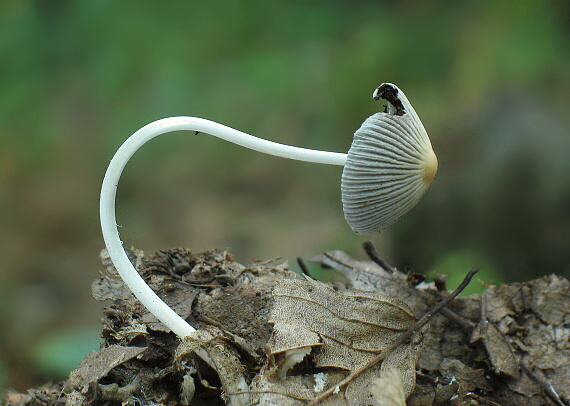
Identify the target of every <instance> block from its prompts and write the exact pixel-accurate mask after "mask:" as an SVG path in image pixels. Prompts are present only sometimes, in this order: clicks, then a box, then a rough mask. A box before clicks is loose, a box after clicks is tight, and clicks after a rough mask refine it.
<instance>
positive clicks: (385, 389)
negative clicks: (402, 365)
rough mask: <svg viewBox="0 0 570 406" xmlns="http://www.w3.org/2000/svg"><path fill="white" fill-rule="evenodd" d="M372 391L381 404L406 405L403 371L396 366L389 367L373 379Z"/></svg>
mask: <svg viewBox="0 0 570 406" xmlns="http://www.w3.org/2000/svg"><path fill="white" fill-rule="evenodd" d="M370 392H371V393H372V396H373V397H374V400H376V402H377V403H378V405H380V406H406V394H405V393H404V381H403V378H402V373H401V372H400V370H399V369H396V368H387V369H386V370H384V371H382V372H381V373H380V376H379V377H378V378H376V379H374V380H373V381H372V385H371V387H370Z"/></svg>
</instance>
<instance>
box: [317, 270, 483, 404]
mask: <svg viewBox="0 0 570 406" xmlns="http://www.w3.org/2000/svg"><path fill="white" fill-rule="evenodd" d="M477 272H479V270H478V269H476V268H473V269H471V270H470V271H469V272H468V273H467V276H465V279H463V282H461V284H460V285H459V286H458V287H457V289H455V290H454V291H453V292H452V293H451V295H449V296H447V297H446V298H445V299H443V300H441V301H440V302H439V303H438V304H436V305H435V306H434V307H432V308H431V309H430V310H429V311H428V312H427V313H425V314H424V315H423V316H422V317H421V318H420V319H419V320H418V321H416V322H415V323H414V325H413V326H412V327H410V328H409V329H408V330H406V332H404V333H403V334H402V335H401V336H400V337H398V339H397V340H396V342H394V344H392V345H391V346H389V347H388V348H387V349H385V350H384V351H382V352H381V353H380V354H379V355H378V356H376V357H375V358H374V359H372V360H370V361H368V362H367V363H366V364H364V365H363V366H361V367H359V368H357V369H355V370H354V371H352V372H351V373H350V375H348V376H347V377H346V378H345V379H343V380H342V381H341V382H340V383H338V384H337V385H335V386H333V387H331V388H329V389H328V390H326V391H325V392H323V393H321V394H320V395H319V396H317V397H316V398H315V399H313V400H312V401H311V403H309V405H316V404H318V403H320V402H322V401H323V400H325V399H326V398H328V397H329V396H330V395H332V394H333V393H335V392H338V391H339V390H340V389H341V388H343V387H345V386H346V385H348V384H349V383H350V382H351V381H352V380H353V379H355V378H356V377H358V376H359V375H360V374H362V373H363V372H365V371H366V370H368V369H370V368H371V367H373V366H374V365H376V364H377V363H379V362H380V361H382V360H383V359H384V358H386V357H387V356H388V355H389V354H390V353H391V352H392V351H393V350H395V349H396V348H398V347H399V346H400V345H402V344H403V343H404V342H406V341H407V340H408V339H410V338H411V337H412V336H413V335H414V334H415V333H416V332H418V331H419V330H420V329H421V328H422V327H423V326H424V325H426V324H427V323H428V322H429V321H430V320H431V319H432V317H433V316H434V315H436V314H437V313H438V312H439V311H441V309H443V308H444V307H445V306H447V305H448V304H449V302H451V301H452V300H453V299H455V298H456V297H457V295H459V294H460V293H461V292H462V291H463V289H465V288H466V287H467V285H468V284H469V282H471V279H472V278H473V276H474V275H475V274H476V273H477Z"/></svg>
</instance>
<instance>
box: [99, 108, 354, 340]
mask: <svg viewBox="0 0 570 406" xmlns="http://www.w3.org/2000/svg"><path fill="white" fill-rule="evenodd" d="M181 130H188V131H194V132H200V133H207V134H210V135H213V136H215V137H218V138H221V139H224V140H226V141H229V142H232V143H234V144H237V145H241V146H242V147H246V148H249V149H253V150H255V151H259V152H263V153H265V154H269V155H275V156H280V157H283V158H289V159H295V160H299V161H307V162H314V163H320V164H329V165H339V166H343V165H344V164H345V162H346V158H347V154H342V153H337V152H327V151H317V150H312V149H305V148H298V147H293V146H289V145H283V144H278V143H276V142H271V141H267V140H264V139H261V138H257V137H254V136H252V135H249V134H246V133H243V132H241V131H238V130H235V129H233V128H229V127H226V126H224V125H222V124H218V123H215V122H212V121H209V120H205V119H202V118H196V117H170V118H164V119H161V120H157V121H154V122H152V123H150V124H147V125H146V126H144V127H142V128H141V129H140V130H138V131H137V132H135V133H134V134H133V135H131V136H130V137H129V138H128V139H127V140H126V141H125V142H124V143H123V145H121V147H120V148H119V149H118V150H117V152H116V153H115V156H114V157H113V159H112V160H111V163H110V164H109V167H108V168H107V172H106V173H105V178H104V180H103V186H102V187H101V200H100V215H101V228H102V231H103V238H104V240H105V245H106V246H107V251H108V252H109V257H110V258H111V261H113V264H114V265H115V268H116V269H117V271H118V272H119V275H120V276H121V278H122V279H123V281H124V282H125V283H126V285H127V286H128V287H129V289H130V290H131V291H132V292H133V293H134V295H135V296H136V297H137V298H138V299H139V300H140V301H141V303H142V304H143V305H144V306H145V307H146V308H147V309H148V310H149V311H150V312H151V313H152V314H153V315H154V316H155V317H156V318H158V319H159V320H160V321H161V322H162V323H164V324H165V325H166V326H168V328H170V329H171V330H172V331H173V332H174V333H175V334H176V335H178V336H179V337H181V338H183V337H186V336H189V335H191V334H192V333H193V332H194V331H196V330H195V329H194V327H192V326H191V325H190V324H189V323H188V322H186V320H184V319H183V318H182V317H180V316H179V315H178V314H177V313H176V312H175V311H174V310H172V309H171V308H170V307H169V306H168V305H167V304H166V303H164V302H163V301H162V299H160V298H159V297H158V295H157V294H156V293H155V292H154V291H153V290H152V289H151V288H150V287H149V286H148V285H147V284H146V282H145V281H144V279H143V278H142V277H141V276H140V275H139V274H138V272H137V271H136V269H135V268H134V266H133V265H132V264H131V262H130V260H129V258H128V257H127V255H126V253H125V251H124V248H123V243H122V241H121V238H120V236H119V230H118V229H117V221H116V216H115V198H116V194H117V185H118V183H119V179H120V177H121V173H122V172H123V169H124V168H125V166H126V164H127V162H128V161H129V159H130V158H131V157H132V156H133V154H134V153H135V152H136V151H137V150H138V149H139V148H140V147H141V146H142V145H143V144H145V143H146V142H147V141H149V140H151V139H152V138H154V137H156V136H158V135H161V134H165V133H169V132H172V131H181Z"/></svg>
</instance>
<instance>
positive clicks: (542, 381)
mask: <svg viewBox="0 0 570 406" xmlns="http://www.w3.org/2000/svg"><path fill="white" fill-rule="evenodd" d="M522 369H523V371H525V372H526V373H527V374H528V376H530V377H531V378H532V379H533V380H534V381H536V383H538V384H539V385H540V386H541V387H542V389H543V390H544V392H546V394H547V395H548V397H549V398H550V399H552V401H553V402H554V403H556V405H558V406H566V404H565V403H564V402H563V401H562V399H560V395H559V394H558V393H557V392H556V390H555V389H554V387H553V386H552V384H551V383H550V381H549V380H548V378H546V376H544V373H542V371H540V370H539V371H540V372H534V371H532V370H531V369H530V368H529V367H528V366H527V365H526V364H525V363H524V362H523V363H522Z"/></svg>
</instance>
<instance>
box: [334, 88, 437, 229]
mask: <svg viewBox="0 0 570 406" xmlns="http://www.w3.org/2000/svg"><path fill="white" fill-rule="evenodd" d="M373 97H374V99H376V100H378V99H380V98H381V99H385V100H386V102H387V106H386V111H385V112H380V113H376V114H374V115H372V116H370V117H368V118H367V119H366V120H365V121H364V123H362V125H361V126H360V128H359V129H358V130H357V131H356V132H355V133H354V138H353V141H352V145H351V147H350V150H349V151H348V157H347V160H346V164H345V165H344V169H343V171H342V178H341V192H342V206H343V211H344V217H345V218H346V221H347V222H348V224H349V225H350V227H351V228H352V230H353V231H354V232H356V233H358V234H372V233H375V232H378V231H381V230H382V229H384V228H386V227H388V226H390V225H391V224H393V223H395V222H396V221H398V220H399V219H400V218H401V217H402V216H403V215H404V214H406V213H407V212H408V211H410V210H411V209H412V208H413V207H414V206H415V205H416V204H417V203H418V202H419V200H420V199H421V197H422V196H423V194H424V193H425V192H426V191H427V190H428V189H429V186H430V185H431V182H432V181H433V179H434V178H435V174H436V172H437V157H436V156H435V153H434V152H433V149H432V146H431V142H430V139H429V137H428V135H427V132H426V130H425V128H424V126H423V124H422V122H421V121H420V119H419V117H418V115H417V114H416V112H415V111H414V109H413V107H412V106H411V104H410V102H409V101H408V99H407V98H406V96H405V95H404V93H403V92H402V91H401V90H400V89H398V87H396V86H395V85H393V84H391V83H383V84H382V85H380V86H379V87H378V88H377V89H376V90H375V91H374V93H373Z"/></svg>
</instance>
